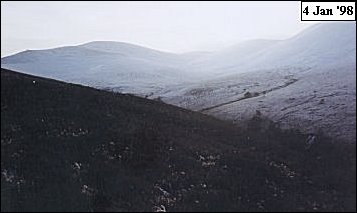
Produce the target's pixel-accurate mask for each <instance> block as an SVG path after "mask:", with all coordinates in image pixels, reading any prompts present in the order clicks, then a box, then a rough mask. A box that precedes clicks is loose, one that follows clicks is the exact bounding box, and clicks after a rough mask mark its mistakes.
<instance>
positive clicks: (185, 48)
mask: <svg viewBox="0 0 357 213" xmlns="http://www.w3.org/2000/svg"><path fill="white" fill-rule="evenodd" d="M299 20H300V17H299V2H248V1H247V2H6V1H5V2H4V1H1V56H5V55H9V54H13V53H15V52H19V51H23V50H26V49H44V48H52V47H58V46H65V45H76V44H81V43H85V42H89V41H95V40H112V41H122V42H129V43H134V44H138V45H142V46H146V47H150V48H153V49H158V50H163V51H168V52H177V53H182V52H189V51H197V50H202V51H211V50H215V49H219V48H222V47H225V46H228V45H232V44H236V43H238V42H241V41H244V40H250V39H285V38H288V37H290V36H292V35H294V34H296V33H298V32H299V31H301V30H303V29H304V28H306V27H307V26H309V25H310V24H307V23H300V21H299Z"/></svg>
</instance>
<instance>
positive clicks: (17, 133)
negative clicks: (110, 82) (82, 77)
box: [1, 70, 356, 211]
mask: <svg viewBox="0 0 357 213" xmlns="http://www.w3.org/2000/svg"><path fill="white" fill-rule="evenodd" d="M265 123H266V122H265ZM265 123H264V124H265ZM261 124H262V122H261V118H260V117H259V113H258V114H257V116H256V117H255V118H254V119H253V120H252V121H251V122H250V124H249V125H248V126H249V128H248V129H247V130H239V129H238V127H236V126H233V125H231V124H229V123H226V122H223V121H219V120H217V119H214V118H211V117H208V116H205V115H202V114H199V113H195V112H190V111H187V110H184V109H181V108H178V107H174V106H170V105H166V104H164V103H160V102H155V101H151V100H147V99H143V98H138V97H134V96H131V95H122V94H115V93H110V92H104V91H99V90H95V89H92V88H87V87H83V86H77V85H71V84H66V83H61V82H58V81H54V80H49V79H43V78H37V77H32V76H28V75H24V74H19V73H15V72H12V71H7V70H2V71H1V211H164V210H166V211H355V210H356V203H355V201H356V191H355V188H356V158H355V145H349V144H340V143H336V144H334V143H331V141H329V140H328V139H327V138H324V137H323V136H317V137H316V140H315V142H314V143H313V144H312V145H306V143H305V142H306V140H307V138H308V136H307V135H303V134H301V133H299V132H298V131H284V132H283V131H281V130H280V129H279V128H277V127H274V125H268V126H266V125H265V127H264V128H261V126H262V125H261Z"/></svg>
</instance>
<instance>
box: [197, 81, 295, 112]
mask: <svg viewBox="0 0 357 213" xmlns="http://www.w3.org/2000/svg"><path fill="white" fill-rule="evenodd" d="M297 81H298V79H296V78H292V79H290V80H289V81H288V82H286V83H285V84H283V85H280V86H277V87H273V88H270V89H268V90H264V91H261V92H254V93H252V94H253V95H252V96H248V97H246V96H243V97H241V98H238V99H236V100H233V101H228V102H224V103H220V104H217V105H214V106H210V107H206V108H203V109H201V110H199V112H206V111H208V110H211V109H215V108H218V107H221V106H225V105H229V104H232V103H236V102H239V101H242V100H245V99H249V98H256V97H259V96H262V95H266V94H268V93H270V92H273V91H275V90H278V89H282V88H285V87H287V86H289V85H291V84H293V83H295V82H297Z"/></svg>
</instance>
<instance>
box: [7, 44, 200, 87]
mask: <svg viewBox="0 0 357 213" xmlns="http://www.w3.org/2000/svg"><path fill="white" fill-rule="evenodd" d="M197 57H198V56H197ZM188 60H190V59H189V58H187V57H183V56H180V55H176V54H172V53H165V52H160V51H156V50H152V49H148V48H144V47H140V46H137V45H132V44H127V43H122V42H108V41H98V42H90V43H86V44H83V45H79V46H68V47H61V48H55V49H48V50H28V51H24V52H21V53H18V54H15V55H13V56H9V57H5V58H2V59H1V67H3V68H8V69H12V70H16V71H20V72H23V73H28V74H35V75H38V76H42V77H49V78H55V79H59V80H64V81H67V82H73V83H80V84H84V85H89V86H94V87H99V88H111V89H115V90H116V91H122V92H131V93H136V94H150V93H156V92H159V91H160V90H162V89H163V88H166V87H168V85H171V86H175V85H177V84H181V83H183V82H186V81H190V80H191V79H192V76H191V78H188V77H187V76H188V75H189V73H187V72H185V71H184V70H182V69H180V66H181V65H182V64H184V63H185V61H188Z"/></svg>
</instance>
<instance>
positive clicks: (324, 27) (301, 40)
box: [164, 23, 356, 142]
mask: <svg viewBox="0 0 357 213" xmlns="http://www.w3.org/2000/svg"><path fill="white" fill-rule="evenodd" d="M231 52H232V51H231ZM238 55H239V54H238ZM220 58H221V59H222V60H223V59H224V58H230V59H229V60H226V62H227V63H223V62H222V64H224V65H225V67H223V66H222V67H221V68H219V67H215V68H214V69H213V70H210V72H213V73H216V74H215V75H216V77H215V78H212V79H211V80H208V81H204V82H200V83H198V84H196V85H191V86H190V87H188V88H186V89H185V90H183V91H181V94H177V96H175V97H174V96H168V97H165V98H164V100H165V101H167V102H169V103H173V104H175V105H179V106H182V107H186V108H189V109H193V110H200V111H203V112H205V113H208V114H213V115H215V116H218V117H220V118H223V119H228V120H233V121H235V122H240V121H243V120H245V119H250V118H251V117H252V116H253V115H254V114H255V113H256V111H257V110H258V111H260V112H261V113H262V114H263V116H267V117H269V118H270V119H273V120H274V121H276V122H278V123H280V124H282V125H283V126H285V127H294V128H295V127H296V128H299V129H303V130H305V131H306V132H311V133H313V132H316V131H320V130H322V131H323V132H324V133H326V134H329V135H330V136H333V137H337V138H339V139H342V140H345V141H350V142H355V141H356V122H355V121H356V80H355V79H356V26H355V23H332V24H317V25H315V26H313V27H311V28H310V29H307V30H306V31H304V32H302V33H300V34H299V35H296V36H295V37H293V38H291V39H288V40H285V41H279V42H275V43H274V44H272V45H270V46H269V47H268V48H263V49H261V50H258V51H257V52H255V53H252V54H248V56H247V57H245V59H246V61H245V60H240V59H237V60H236V61H234V60H232V58H233V56H232V55H230V56H227V57H224V56H222V55H221V56H220ZM210 63H211V62H210ZM202 67H203V65H202Z"/></svg>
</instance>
